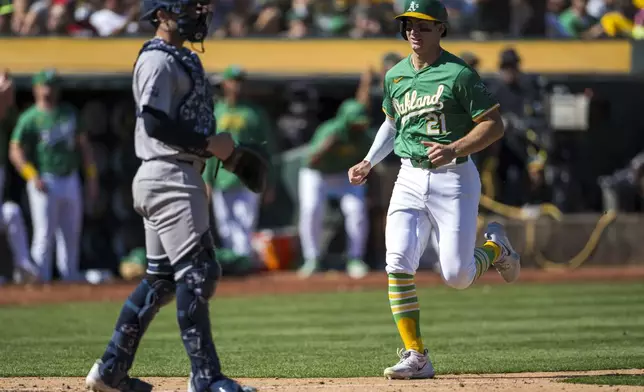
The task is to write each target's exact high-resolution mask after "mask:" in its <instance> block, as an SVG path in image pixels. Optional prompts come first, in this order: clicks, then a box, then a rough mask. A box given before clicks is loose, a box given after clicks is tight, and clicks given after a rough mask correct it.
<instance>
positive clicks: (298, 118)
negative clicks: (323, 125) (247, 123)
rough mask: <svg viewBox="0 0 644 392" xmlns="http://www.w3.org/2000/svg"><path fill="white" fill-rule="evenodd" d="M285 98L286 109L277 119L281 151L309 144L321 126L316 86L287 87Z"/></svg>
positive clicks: (296, 83)
mask: <svg viewBox="0 0 644 392" xmlns="http://www.w3.org/2000/svg"><path fill="white" fill-rule="evenodd" d="M284 96H285V100H286V107H285V108H284V110H283V111H282V114H281V115H280V116H279V117H278V119H277V128H278V135H277V136H278V137H279V146H280V150H281V151H285V150H289V149H291V148H295V147H299V146H301V145H303V144H305V143H307V142H308V141H309V140H311V137H312V136H313V133H314V132H315V130H316V129H317V127H318V125H320V121H319V120H318V112H319V109H318V105H319V101H318V93H317V90H316V89H315V87H314V86H312V85H310V84H307V83H304V82H295V83H292V84H290V85H288V86H287V87H286V93H285V94H284Z"/></svg>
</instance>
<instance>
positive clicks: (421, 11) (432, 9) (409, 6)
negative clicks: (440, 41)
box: [396, 0, 449, 40]
mask: <svg viewBox="0 0 644 392" xmlns="http://www.w3.org/2000/svg"><path fill="white" fill-rule="evenodd" d="M404 9H405V12H403V13H402V14H400V15H398V16H396V19H398V20H400V21H401V23H400V35H402V37H403V38H404V39H405V40H407V31H406V30H407V18H418V19H423V20H432V21H436V22H440V23H442V24H443V25H444V26H445V31H444V32H443V34H442V35H441V37H445V36H446V35H447V30H448V29H449V23H448V21H447V9H446V8H445V5H443V3H442V2H441V1H440V0H405V8H404Z"/></svg>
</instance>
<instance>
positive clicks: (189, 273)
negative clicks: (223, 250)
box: [173, 231, 221, 300]
mask: <svg viewBox="0 0 644 392" xmlns="http://www.w3.org/2000/svg"><path fill="white" fill-rule="evenodd" d="M173 268H174V271H175V278H176V281H177V284H182V285H184V286H186V287H187V288H188V289H189V290H190V291H193V292H194V293H195V296H196V297H198V298H200V299H201V300H208V299H209V298H210V297H212V296H213V295H214V293H215V287H216V283H217V281H218V280H219V278H220V277H221V266H220V265H219V263H218V262H217V259H216V257H215V241H214V240H213V238H212V234H211V233H210V231H206V232H205V233H204V234H203V235H202V236H201V239H200V241H199V244H197V245H195V247H194V248H193V249H192V250H191V251H190V252H188V254H186V255H185V256H184V257H183V259H181V260H179V262H177V263H176V264H175V265H174V266H173Z"/></svg>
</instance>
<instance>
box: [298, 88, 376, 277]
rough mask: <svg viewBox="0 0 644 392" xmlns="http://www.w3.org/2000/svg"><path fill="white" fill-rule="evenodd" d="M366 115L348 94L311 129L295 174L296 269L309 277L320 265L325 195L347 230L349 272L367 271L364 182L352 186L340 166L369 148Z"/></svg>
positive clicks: (359, 274) (360, 155)
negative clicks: (298, 255) (329, 115)
mask: <svg viewBox="0 0 644 392" xmlns="http://www.w3.org/2000/svg"><path fill="white" fill-rule="evenodd" d="M368 127H369V118H368V116H367V114H366V107H365V105H363V104H362V103H360V102H358V101H356V100H354V99H349V100H346V101H344V102H343V103H342V105H341V106H340V108H339V109H338V113H337V115H336V116H335V117H334V118H332V119H331V120H329V121H326V122H324V123H322V124H321V125H320V126H319V127H318V129H317V130H316V131H315V133H314V134H313V138H312V139H311V141H310V145H309V154H308V156H307V157H306V158H305V162H304V165H303V167H302V168H301V169H300V172H299V178H298V193H299V195H298V197H299V206H300V213H299V231H300V242H301V245H302V254H303V256H304V264H303V265H302V267H300V269H299V271H298V273H299V275H300V276H301V277H308V276H310V275H312V274H313V273H315V272H317V271H319V269H320V256H321V249H320V247H321V240H322V238H321V237H322V223H323V220H324V207H325V204H326V199H327V198H328V197H335V198H338V199H339V200H340V208H341V209H342V213H343V214H344V217H345V219H344V222H345V230H346V233H347V248H348V249H347V253H348V262H347V266H346V267H347V273H348V274H349V276H351V277H353V278H356V279H359V278H362V277H364V276H365V275H366V274H367V272H369V267H368V266H367V264H365V263H364V261H363V256H364V250H365V249H364V248H365V242H366V239H367V230H365V228H367V227H369V220H368V219H369V218H368V216H367V211H366V206H365V187H363V186H359V187H353V186H351V184H350V183H349V181H347V178H346V177H345V174H344V171H345V170H346V168H347V167H348V166H349V165H351V163H352V162H355V161H356V160H357V159H360V158H361V157H363V156H364V154H365V153H366V152H367V151H368V150H369V146H370V145H371V142H372V141H373V138H372V137H371V135H370V134H369V133H368Z"/></svg>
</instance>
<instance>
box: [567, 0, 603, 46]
mask: <svg viewBox="0 0 644 392" xmlns="http://www.w3.org/2000/svg"><path fill="white" fill-rule="evenodd" d="M587 6H588V0H572V4H571V6H570V8H568V9H567V10H565V11H564V12H562V13H561V15H559V23H560V24H561V26H562V27H563V29H564V31H565V32H566V34H567V35H568V37H573V38H585V39H589V38H598V37H599V36H601V35H602V33H603V29H602V26H601V25H600V24H599V23H598V22H599V21H598V20H597V19H596V18H595V17H593V16H591V15H589V14H588V12H587V11H586V7H587Z"/></svg>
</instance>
